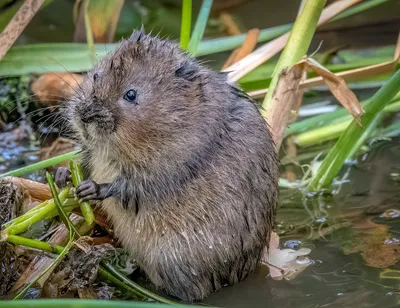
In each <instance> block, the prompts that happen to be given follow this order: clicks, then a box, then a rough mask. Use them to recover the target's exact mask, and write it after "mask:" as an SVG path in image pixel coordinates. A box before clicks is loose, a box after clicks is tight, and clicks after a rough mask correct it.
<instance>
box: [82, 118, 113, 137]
mask: <svg viewBox="0 0 400 308" xmlns="http://www.w3.org/2000/svg"><path fill="white" fill-rule="evenodd" d="M80 122H81V126H82V128H83V130H84V131H85V132H86V133H87V134H88V135H90V136H92V137H94V138H99V137H102V136H104V135H108V134H110V133H112V132H114V131H115V121H114V119H113V118H110V117H108V116H104V115H98V114H93V115H92V114H90V115H85V116H81V118H80Z"/></svg>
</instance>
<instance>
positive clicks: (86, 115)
mask: <svg viewBox="0 0 400 308" xmlns="http://www.w3.org/2000/svg"><path fill="white" fill-rule="evenodd" d="M100 112H101V108H99V107H98V106H95V105H94V104H91V105H89V106H86V107H84V108H81V109H80V112H79V114H80V117H81V120H82V122H83V123H90V122H93V121H94V120H95V118H96V117H97V116H98V114H99V113H100Z"/></svg>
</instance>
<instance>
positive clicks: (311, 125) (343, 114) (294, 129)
mask: <svg viewBox="0 0 400 308" xmlns="http://www.w3.org/2000/svg"><path fill="white" fill-rule="evenodd" d="M398 100H400V93H397V94H396V96H395V97H394V98H393V99H392V100H391V101H390V105H388V106H386V107H385V111H387V112H394V111H397V105H396V106H392V104H393V105H394V103H397V101H398ZM367 102H368V101H363V102H361V105H362V106H363V107H365V105H366V103H367ZM348 119H351V116H350V115H349V114H348V112H347V111H346V110H345V109H344V108H338V109H337V110H335V111H333V112H329V113H325V114H320V115H317V116H313V117H310V118H308V119H305V120H302V121H299V122H297V123H293V124H291V125H290V126H289V127H288V128H287V129H286V135H285V137H288V136H291V135H295V134H299V133H302V132H305V131H307V130H310V129H316V128H318V127H321V126H324V125H327V124H330V123H333V122H336V121H346V120H348Z"/></svg>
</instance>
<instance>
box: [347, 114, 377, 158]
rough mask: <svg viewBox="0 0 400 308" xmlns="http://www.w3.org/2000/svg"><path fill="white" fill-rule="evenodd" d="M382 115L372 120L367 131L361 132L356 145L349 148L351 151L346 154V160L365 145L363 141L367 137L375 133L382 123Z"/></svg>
mask: <svg viewBox="0 0 400 308" xmlns="http://www.w3.org/2000/svg"><path fill="white" fill-rule="evenodd" d="M382 120H383V114H382V112H380V113H379V114H378V115H377V116H376V118H375V119H374V120H372V122H371V124H370V125H369V126H368V127H367V129H366V130H365V131H364V132H363V134H362V135H361V137H360V138H359V139H358V140H357V142H356V144H355V145H354V146H352V147H351V151H350V153H349V154H348V156H347V158H346V159H352V158H353V157H354V155H355V154H356V153H357V151H358V150H359V149H360V148H361V146H362V145H363V144H364V143H365V141H366V140H367V139H368V138H369V136H370V135H371V134H372V133H373V132H374V131H375V129H376V128H377V126H378V125H379V124H380V123H381V122H382Z"/></svg>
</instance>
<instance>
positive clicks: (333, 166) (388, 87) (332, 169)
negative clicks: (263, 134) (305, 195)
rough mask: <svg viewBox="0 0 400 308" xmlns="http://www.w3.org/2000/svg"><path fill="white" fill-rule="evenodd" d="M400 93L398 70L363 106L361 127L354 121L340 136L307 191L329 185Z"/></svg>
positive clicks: (399, 71) (399, 72)
mask: <svg viewBox="0 0 400 308" xmlns="http://www.w3.org/2000/svg"><path fill="white" fill-rule="evenodd" d="M399 91H400V70H398V71H397V72H396V73H395V74H394V75H393V76H392V77H391V78H390V79H389V81H388V82H387V83H386V84H385V85H384V86H383V87H381V88H380V89H379V91H378V92H377V93H375V95H374V96H372V98H371V99H370V100H369V101H368V103H367V104H366V105H365V108H364V109H365V113H364V115H363V116H362V117H361V123H362V126H360V125H358V124H357V123H356V121H355V120H353V121H352V123H351V124H350V125H349V127H348V128H347V129H346V131H345V132H344V133H343V134H342V135H341V136H340V138H339V140H338V141H337V142H336V144H335V145H334V147H333V148H332V149H331V150H330V151H329V153H328V155H327V156H326V157H325V159H324V160H323V162H322V164H321V166H320V167H319V169H318V171H317V173H316V175H315V177H314V178H313V180H312V181H311V182H310V184H309V186H308V188H307V189H308V191H319V190H321V189H323V188H327V187H329V185H331V183H332V181H333V179H334V178H335V176H336V175H337V174H338V173H339V171H340V169H341V168H342V166H343V163H344V161H345V160H346V158H347V157H349V154H351V153H352V152H353V150H352V148H353V146H354V145H355V144H356V143H357V140H359V139H360V138H361V136H362V134H363V133H364V131H365V130H366V129H368V127H369V126H370V125H371V123H372V121H373V120H374V119H375V118H376V116H377V115H378V114H379V112H381V111H382V110H383V108H384V107H385V106H386V105H387V104H388V103H389V102H390V100H391V99H392V98H393V97H394V96H395V95H396V94H397V93H398V92H399Z"/></svg>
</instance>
